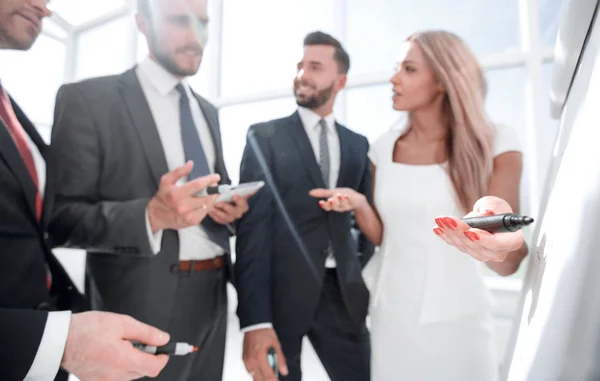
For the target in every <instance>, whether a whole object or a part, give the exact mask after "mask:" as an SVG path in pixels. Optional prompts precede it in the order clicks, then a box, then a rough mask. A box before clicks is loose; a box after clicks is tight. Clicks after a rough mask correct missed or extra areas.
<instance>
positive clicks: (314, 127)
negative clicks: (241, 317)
mask: <svg viewBox="0 0 600 381" xmlns="http://www.w3.org/2000/svg"><path fill="white" fill-rule="evenodd" d="M298 115H300V120H301V121H302V125H303V126H304V130H305V131H306V135H308V140H309V141H310V145H311V146H312V148H313V151H314V154H315V158H316V159H317V163H319V164H320V160H321V158H320V156H321V155H320V150H321V149H320V145H319V141H320V139H321V125H320V124H319V122H320V121H321V119H325V123H326V124H327V145H328V147H329V165H330V167H329V188H335V187H336V186H337V181H338V177H339V174H340V161H341V153H340V138H339V136H338V133H337V129H336V127H335V117H334V115H333V113H331V114H329V115H327V116H326V117H325V118H322V117H321V116H320V115H318V114H317V113H315V112H314V111H312V110H310V109H307V108H305V107H298ZM325 267H327V268H335V267H336V263H335V259H334V258H333V257H331V256H329V257H328V258H327V259H326V260H325ZM263 328H273V325H272V324H271V323H259V324H254V325H250V326H248V327H245V328H243V329H242V332H249V331H254V330H257V329H263Z"/></svg>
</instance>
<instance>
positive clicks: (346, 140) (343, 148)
mask: <svg viewBox="0 0 600 381" xmlns="http://www.w3.org/2000/svg"><path fill="white" fill-rule="evenodd" d="M335 128H336V130H337V133H338V137H339V139H340V173H339V175H338V181H337V185H336V186H337V187H345V186H347V184H348V175H349V174H348V170H347V168H348V161H349V160H352V155H351V150H350V136H349V135H348V134H349V132H348V131H347V130H346V129H345V128H343V127H342V126H341V125H340V124H339V123H336V124H335Z"/></svg>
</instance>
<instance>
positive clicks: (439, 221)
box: [435, 218, 446, 228]
mask: <svg viewBox="0 0 600 381" xmlns="http://www.w3.org/2000/svg"><path fill="white" fill-rule="evenodd" d="M435 223H436V224H437V226H439V227H440V228H444V227H446V225H444V222H443V221H442V219H441V218H436V219H435Z"/></svg>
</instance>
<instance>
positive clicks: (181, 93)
mask: <svg viewBox="0 0 600 381" xmlns="http://www.w3.org/2000/svg"><path fill="white" fill-rule="evenodd" d="M175 90H177V92H178V93H179V96H181V99H182V100H187V99H188V96H187V93H186V92H185V87H183V84H182V83H181V82H180V83H178V84H177V86H175Z"/></svg>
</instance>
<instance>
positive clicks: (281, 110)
mask: <svg viewBox="0 0 600 381" xmlns="http://www.w3.org/2000/svg"><path fill="white" fill-rule="evenodd" d="M295 110H296V102H295V101H294V99H293V98H292V97H286V98H281V99H274V100H268V101H261V102H254V103H247V104H241V105H235V106H227V107H223V108H221V109H220V112H219V117H220V124H221V135H222V137H223V156H224V159H225V165H226V166H227V170H228V172H229V176H230V177H231V181H232V183H233V184H237V183H238V182H239V172H240V162H241V160H242V154H243V153H244V147H245V146H246V133H247V132H248V127H250V126H251V125H252V124H254V123H259V122H266V121H268V120H271V119H276V118H282V117H285V116H288V115H290V114H292V113H293V112H294V111H295Z"/></svg>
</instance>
